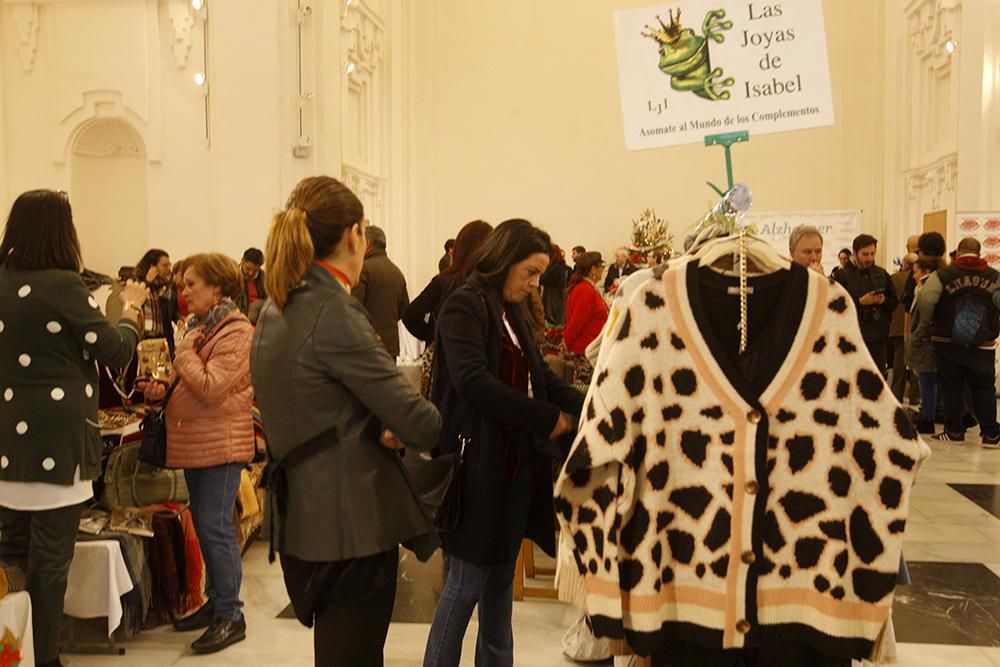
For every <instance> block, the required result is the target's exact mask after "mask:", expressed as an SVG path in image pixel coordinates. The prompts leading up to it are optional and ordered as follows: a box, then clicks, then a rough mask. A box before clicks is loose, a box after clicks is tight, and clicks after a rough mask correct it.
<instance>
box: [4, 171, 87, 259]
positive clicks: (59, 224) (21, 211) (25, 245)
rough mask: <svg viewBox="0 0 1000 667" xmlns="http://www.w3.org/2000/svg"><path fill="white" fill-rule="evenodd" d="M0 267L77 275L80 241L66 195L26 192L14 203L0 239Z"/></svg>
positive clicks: (49, 191)
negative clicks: (56, 270)
mask: <svg viewBox="0 0 1000 667" xmlns="http://www.w3.org/2000/svg"><path fill="white" fill-rule="evenodd" d="M0 265H2V266H5V267H7V268H10V269H15V270H18V271H37V270H41V269H64V270H66V271H74V272H76V273H79V272H80V269H82V268H83V258H82V256H81V254H80V240H79V239H78V238H77V235H76V227H74V226H73V210H72V209H71V208H70V205H69V199H68V198H67V197H66V193H64V192H56V191H55V190H29V191H28V192H25V193H24V194H22V195H21V196H20V197H18V198H17V199H15V200H14V205H13V206H11V208H10V215H9V216H8V217H7V226H6V228H5V229H4V233H3V240H0Z"/></svg>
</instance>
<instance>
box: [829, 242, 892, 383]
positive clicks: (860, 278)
mask: <svg viewBox="0 0 1000 667" xmlns="http://www.w3.org/2000/svg"><path fill="white" fill-rule="evenodd" d="M853 246H854V256H853V257H851V261H850V262H849V263H848V264H847V266H845V267H844V268H842V269H837V270H836V271H834V273H833V277H834V279H835V280H836V281H837V282H839V283H840V284H841V285H843V286H844V288H845V289H846V290H847V291H848V293H849V294H850V295H851V298H852V299H854V305H855V306H856V307H857V310H858V320H859V323H860V325H861V336H862V338H864V341H865V345H867V346H868V352H869V353H870V354H871V355H872V359H873V360H874V361H875V364H876V365H877V366H878V367H879V368H880V369H881V370H882V374H883V375H884V374H885V372H886V369H887V365H888V357H889V348H888V345H889V323H890V322H891V321H892V311H894V310H896V304H897V302H898V299H897V298H896V290H895V289H893V287H892V281H891V280H890V279H889V274H888V273H887V272H886V270H885V269H883V268H882V267H880V266H876V265H875V251H876V250H877V249H878V240H876V239H875V237H874V236H870V235H868V234H861V235H860V236H858V237H857V238H855V239H854V244H853Z"/></svg>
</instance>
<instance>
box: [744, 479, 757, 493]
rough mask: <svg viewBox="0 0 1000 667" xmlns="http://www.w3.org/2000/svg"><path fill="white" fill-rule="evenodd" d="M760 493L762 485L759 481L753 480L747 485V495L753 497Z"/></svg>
mask: <svg viewBox="0 0 1000 667" xmlns="http://www.w3.org/2000/svg"><path fill="white" fill-rule="evenodd" d="M759 491H760V484H758V483H757V480H754V479H751V480H750V481H749V482H747V485H746V492H747V493H749V494H750V495H751V496H756V495H757V493H758V492H759Z"/></svg>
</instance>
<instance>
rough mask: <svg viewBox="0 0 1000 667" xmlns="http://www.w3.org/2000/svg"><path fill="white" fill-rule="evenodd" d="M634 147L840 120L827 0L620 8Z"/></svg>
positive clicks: (626, 113)
mask: <svg viewBox="0 0 1000 667" xmlns="http://www.w3.org/2000/svg"><path fill="white" fill-rule="evenodd" d="M614 25H615V39H616V43H617V47H618V70H619V83H620V87H621V102H622V114H623V117H624V123H625V144H626V146H627V147H628V149H629V150H640V149H645V148H656V147H659V146H673V145H676V144H685V143H694V142H702V141H704V137H705V135H708V134H719V133H722V132H732V131H739V130H746V131H749V132H750V134H751V136H752V135H755V134H767V133H771V132H784V131H788V130H800V129H804V128H810V127H821V126H825V125H832V124H833V97H832V94H831V90H830V68H829V65H828V62H827V52H826V32H825V29H824V26H823V3H822V0H794V1H790V0H786V1H785V2H768V3H764V2H749V1H747V0H686V1H682V2H672V3H668V4H661V5H654V6H650V7H645V8H641V9H627V10H618V11H615V12H614Z"/></svg>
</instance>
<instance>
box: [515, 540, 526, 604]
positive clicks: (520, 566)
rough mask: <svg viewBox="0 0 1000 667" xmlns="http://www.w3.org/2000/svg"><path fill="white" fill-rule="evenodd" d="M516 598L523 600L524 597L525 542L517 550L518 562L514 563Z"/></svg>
mask: <svg viewBox="0 0 1000 667" xmlns="http://www.w3.org/2000/svg"><path fill="white" fill-rule="evenodd" d="M514 599H515V600H517V601H521V600H523V599H524V544H523V543H522V544H521V550H520V551H518V552H517V564H515V565H514Z"/></svg>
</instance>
